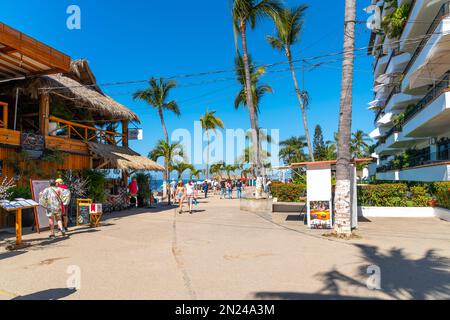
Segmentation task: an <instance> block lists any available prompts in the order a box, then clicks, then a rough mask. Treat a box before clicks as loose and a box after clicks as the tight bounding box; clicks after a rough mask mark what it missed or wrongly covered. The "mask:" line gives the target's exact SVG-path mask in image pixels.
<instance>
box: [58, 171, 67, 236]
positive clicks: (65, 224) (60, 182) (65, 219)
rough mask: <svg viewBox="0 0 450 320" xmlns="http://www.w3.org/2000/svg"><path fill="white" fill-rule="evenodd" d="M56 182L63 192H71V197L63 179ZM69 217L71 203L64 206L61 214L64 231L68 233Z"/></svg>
mask: <svg viewBox="0 0 450 320" xmlns="http://www.w3.org/2000/svg"><path fill="white" fill-rule="evenodd" d="M55 182H56V186H57V187H58V188H61V189H63V190H67V192H69V197H70V190H69V187H68V186H66V185H65V184H64V181H63V179H61V178H60V179H56V181H55ZM69 202H70V200H69ZM68 215H69V203H67V204H65V205H64V210H63V211H62V213H61V216H62V220H63V227H64V231H66V232H67V231H69V229H68V227H69V219H68Z"/></svg>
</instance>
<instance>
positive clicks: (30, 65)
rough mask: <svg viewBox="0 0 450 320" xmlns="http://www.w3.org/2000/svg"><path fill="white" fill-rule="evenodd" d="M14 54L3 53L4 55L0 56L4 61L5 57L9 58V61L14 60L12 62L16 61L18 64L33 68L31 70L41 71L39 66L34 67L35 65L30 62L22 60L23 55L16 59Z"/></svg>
mask: <svg viewBox="0 0 450 320" xmlns="http://www.w3.org/2000/svg"><path fill="white" fill-rule="evenodd" d="M15 53H16V52H7V53H5V54H4V55H0V56H1V58H2V59H5V58H6V57H9V58H11V59H14V60H16V61H17V62H18V63H21V64H24V65H27V66H28V67H30V68H33V69H35V70H37V71H40V70H42V67H40V66H38V65H36V64H34V63H32V62H30V61H26V60H24V59H23V55H20V57H18V56H16V55H15Z"/></svg>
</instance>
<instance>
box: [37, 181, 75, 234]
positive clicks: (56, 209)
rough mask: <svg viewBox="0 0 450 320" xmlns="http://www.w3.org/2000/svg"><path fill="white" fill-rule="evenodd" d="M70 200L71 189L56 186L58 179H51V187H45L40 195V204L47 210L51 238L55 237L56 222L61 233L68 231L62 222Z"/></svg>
mask: <svg viewBox="0 0 450 320" xmlns="http://www.w3.org/2000/svg"><path fill="white" fill-rule="evenodd" d="M69 202H70V191H69V190H65V189H62V188H58V187H57V186H56V181H55V180H52V181H50V187H48V188H46V189H44V191H42V192H41V194H40V195H39V204H40V205H41V206H42V207H44V208H45V209H46V210H47V217H48V220H49V225H50V239H53V238H55V224H57V225H58V228H59V231H60V232H61V235H62V236H63V237H64V236H65V235H66V232H65V230H64V226H63V222H62V214H63V211H64V206H66V205H68V204H69Z"/></svg>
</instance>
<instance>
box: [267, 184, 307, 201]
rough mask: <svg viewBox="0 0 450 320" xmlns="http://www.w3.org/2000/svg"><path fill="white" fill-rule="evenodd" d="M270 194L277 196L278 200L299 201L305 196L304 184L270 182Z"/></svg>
mask: <svg viewBox="0 0 450 320" xmlns="http://www.w3.org/2000/svg"><path fill="white" fill-rule="evenodd" d="M271 191H272V196H273V197H274V198H278V201H280V202H301V200H302V199H301V198H304V197H305V196H306V186H305V185H304V184H293V183H289V184H284V183H277V182H274V183H272V186H271Z"/></svg>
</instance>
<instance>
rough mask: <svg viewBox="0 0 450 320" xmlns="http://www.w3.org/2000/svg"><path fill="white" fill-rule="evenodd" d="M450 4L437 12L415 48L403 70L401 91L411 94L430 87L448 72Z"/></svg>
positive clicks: (449, 62)
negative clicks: (425, 33)
mask: <svg viewBox="0 0 450 320" xmlns="http://www.w3.org/2000/svg"><path fill="white" fill-rule="evenodd" d="M449 13H450V4H446V5H445V6H443V7H442V9H441V11H439V14H438V16H437V17H436V19H435V20H434V23H433V24H432V25H431V26H430V29H429V30H428V32H427V34H428V36H427V37H425V38H424V39H423V40H422V42H421V43H420V44H419V46H418V47H417V48H416V50H415V52H414V54H413V55H412V58H411V60H410V62H409V64H408V66H407V67H406V69H405V77H404V79H403V82H402V91H403V92H405V93H412V92H414V91H415V90H416V89H418V88H423V87H426V86H429V85H432V84H433V82H434V81H435V79H439V78H441V77H442V75H443V74H444V73H445V72H446V71H447V70H448V65H449V64H450V57H449V56H448V54H447V52H448V50H450V17H449Z"/></svg>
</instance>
